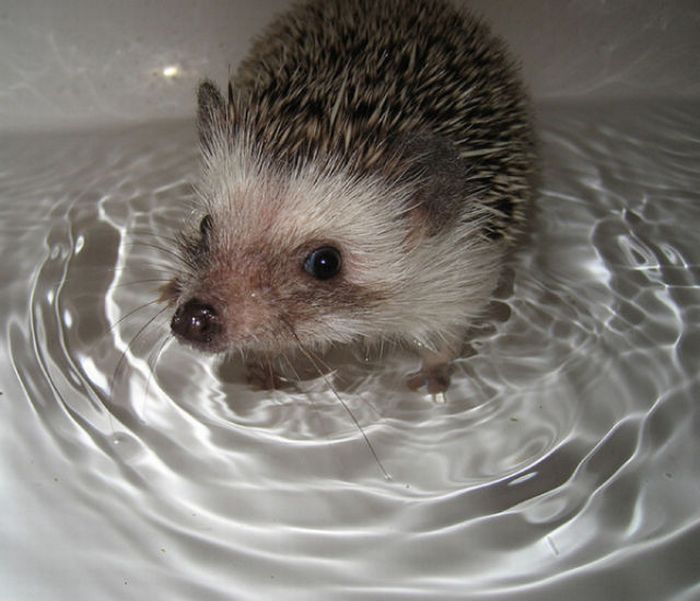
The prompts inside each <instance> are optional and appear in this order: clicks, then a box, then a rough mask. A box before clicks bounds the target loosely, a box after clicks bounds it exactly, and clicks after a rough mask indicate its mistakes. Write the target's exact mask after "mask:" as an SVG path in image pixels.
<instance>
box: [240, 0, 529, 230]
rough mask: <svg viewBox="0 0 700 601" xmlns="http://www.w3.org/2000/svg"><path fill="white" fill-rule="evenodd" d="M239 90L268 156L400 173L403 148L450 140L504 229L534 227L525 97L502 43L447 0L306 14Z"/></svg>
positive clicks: (307, 9)
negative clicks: (416, 141) (527, 212)
mask: <svg viewBox="0 0 700 601" xmlns="http://www.w3.org/2000/svg"><path fill="white" fill-rule="evenodd" d="M234 89H235V91H236V92H235V96H236V100H235V105H236V107H237V108H236V110H235V113H236V114H238V115H239V117H240V118H241V119H242V120H243V121H244V122H245V126H246V129H247V130H248V131H249V133H252V135H253V138H254V139H255V140H256V141H257V143H258V144H259V145H260V147H261V149H262V150H263V153H264V154H265V155H268V156H271V157H274V158H277V159H280V160H281V161H283V162H284V163H286V164H289V163H291V164H300V163H303V162H305V161H308V160H326V161H331V162H333V163H335V164H338V163H340V164H342V165H343V166H344V167H346V168H348V169H351V170H355V171H359V172H364V171H367V170H374V171H380V172H384V173H387V174H391V173H392V171H393V172H394V174H395V173H397V172H398V171H400V169H401V165H400V164H398V163H400V160H401V153H397V152H396V146H397V144H402V145H403V144H405V142H406V141H409V142H410V141H411V140H412V139H413V138H416V137H421V138H423V139H425V138H426V137H427V138H428V139H429V138H430V137H435V136H438V137H440V138H442V139H443V140H446V141H448V142H449V144H450V145H453V147H454V148H455V149H456V150H457V152H458V154H459V156H460V157H461V158H462V160H463V161H464V165H465V171H466V172H467V177H466V178H465V179H467V180H468V181H469V182H470V184H471V186H472V190H475V191H479V193H480V195H481V197H482V200H483V201H484V202H485V203H486V204H487V205H488V206H489V207H491V208H492V209H493V216H494V217H493V222H492V225H491V229H492V230H493V231H495V232H496V233H499V234H500V233H504V232H508V231H513V226H517V225H518V224H519V223H520V222H521V221H522V220H523V214H524V210H523V208H522V205H523V203H524V201H525V200H527V199H528V197H529V195H530V187H529V180H530V174H531V171H532V150H531V146H532V142H531V134H530V127H529V119H528V109H527V102H526V98H525V94H524V93H523V90H522V88H521V85H520V82H519V80H518V77H517V73H516V69H515V68H514V66H513V64H512V62H511V60H510V59H509V58H508V56H507V54H506V52H505V50H504V48H503V45H502V44H501V42H500V41H499V40H498V39H496V38H494V37H493V36H492V35H491V34H490V32H489V31H488V29H487V28H486V27H485V26H484V25H483V24H482V23H480V22H479V21H478V20H476V19H474V18H473V17H471V16H469V15H468V14H464V13H461V12H458V11H457V10H455V9H454V8H453V7H452V6H450V5H449V4H447V3H445V2H442V1H440V0H411V1H408V2H406V1H401V0H383V1H382V2H376V1H373V0H318V1H313V2H311V3H307V4H304V5H301V6H298V7H296V8H295V9H294V10H292V11H291V12H290V13H287V14H285V15H284V16H282V17H281V18H279V19H278V20H277V21H275V22H274V23H273V24H272V25H271V26H270V27H269V28H268V30H267V31H266V32H265V33H264V34H263V36H262V37H260V38H259V39H258V41H257V42H256V43H255V45H254V47H253V49H252V52H251V54H250V55H249V57H248V58H247V59H246V60H245V61H244V62H243V63H242V64H241V66H240V69H239V71H238V73H237V76H236V78H235V80H234ZM516 229H517V228H516Z"/></svg>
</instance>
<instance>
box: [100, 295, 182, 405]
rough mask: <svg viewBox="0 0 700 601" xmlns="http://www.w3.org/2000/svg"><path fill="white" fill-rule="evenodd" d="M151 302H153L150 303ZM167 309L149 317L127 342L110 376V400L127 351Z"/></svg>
mask: <svg viewBox="0 0 700 601" xmlns="http://www.w3.org/2000/svg"><path fill="white" fill-rule="evenodd" d="M152 302H153V301H152ZM151 304H152V303H151ZM168 309H169V307H164V308H163V309H161V310H160V311H158V312H157V313H156V314H155V315H154V316H153V317H151V318H150V319H149V320H148V321H147V322H146V323H145V324H144V325H143V326H141V327H140V328H139V330H138V332H136V334H134V336H133V337H132V338H131V340H130V341H129V344H127V345H126V348H125V349H124V351H123V352H122V354H121V357H120V358H119V361H118V362H117V366H116V367H115V369H114V374H113V375H112V381H111V382H110V386H109V395H110V398H111V397H112V396H113V394H114V386H115V384H116V381H117V378H118V377H119V372H120V371H121V369H122V366H123V365H124V362H125V361H126V357H127V355H128V353H129V351H130V350H131V348H132V345H133V344H134V343H135V342H136V341H137V340H138V338H139V337H140V336H141V334H143V333H144V332H145V331H146V328H148V326H150V325H151V324H152V323H153V322H154V321H155V320H156V319H157V318H158V317H160V316H161V315H162V314H163V313H165V312H166V311H167V310H168Z"/></svg>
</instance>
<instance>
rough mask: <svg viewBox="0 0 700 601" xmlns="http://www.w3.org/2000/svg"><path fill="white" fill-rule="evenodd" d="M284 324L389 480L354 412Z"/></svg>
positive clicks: (311, 355)
mask: <svg viewBox="0 0 700 601" xmlns="http://www.w3.org/2000/svg"><path fill="white" fill-rule="evenodd" d="M285 325H286V326H287V327H288V328H289V329H290V332H291V334H292V336H294V338H295V340H296V341H297V344H298V345H299V349H300V350H301V352H302V353H303V354H304V355H305V356H306V358H307V359H308V360H309V362H310V363H311V365H313V366H314V367H315V369H316V371H318V373H319V375H320V376H321V377H322V378H323V379H324V380H325V381H326V383H327V384H328V387H329V388H330V389H331V392H332V393H333V396H335V398H336V399H337V400H338V402H339V403H340V404H341V405H342V407H343V409H345V411H346V413H347V414H348V415H349V416H350V419H352V421H353V423H354V424H355V426H356V427H357V429H358V430H359V432H360V434H362V438H364V441H365V444H366V445H367V448H368V449H369V450H370V453H372V456H373V457H374V460H375V461H376V463H377V466H379V469H380V470H381V472H382V474H383V476H384V479H385V480H391V475H390V474H389V472H387V471H386V469H385V468H384V465H383V464H382V462H381V461H380V460H379V456H378V455H377V451H376V450H375V449H374V445H372V442H371V441H370V439H369V438H368V436H367V434H366V433H365V430H364V428H363V427H362V424H360V422H359V421H358V419H357V418H356V417H355V414H354V413H353V412H352V410H351V409H350V407H348V404H347V403H346V402H345V401H344V400H343V399H342V397H341V396H340V395H339V394H338V392H337V391H336V389H335V387H334V386H333V385H332V384H331V383H330V381H329V380H328V378H326V374H324V373H323V372H322V371H321V368H320V367H319V365H318V363H317V362H316V360H315V359H314V356H313V354H312V353H311V352H310V351H309V350H307V349H306V348H305V347H304V345H303V344H302V343H301V340H299V337H298V336H297V333H296V332H295V331H294V329H293V328H292V327H291V326H290V324H288V323H286V322H285Z"/></svg>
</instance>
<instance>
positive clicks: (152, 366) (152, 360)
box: [143, 334, 172, 405]
mask: <svg viewBox="0 0 700 601" xmlns="http://www.w3.org/2000/svg"><path fill="white" fill-rule="evenodd" d="M171 338H172V337H171V336H170V335H168V334H165V335H164V336H163V340H161V341H160V343H159V344H158V346H157V347H156V348H155V349H154V350H152V351H151V354H150V355H149V357H148V361H147V362H146V363H147V365H148V379H147V380H146V389H145V390H144V393H143V403H144V405H145V404H146V401H147V400H148V392H149V390H150V389H151V382H152V381H153V380H155V377H156V366H157V365H158V361H159V360H160V356H161V355H162V354H163V351H164V350H165V347H166V345H167V344H168V342H170V340H171Z"/></svg>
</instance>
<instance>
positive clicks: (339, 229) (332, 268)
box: [164, 185, 401, 352]
mask: <svg viewBox="0 0 700 601" xmlns="http://www.w3.org/2000/svg"><path fill="white" fill-rule="evenodd" d="M303 187H304V186H300V187H295V186H290V185H287V186H285V187H284V190H281V191H280V188H279V187H277V186H271V187H270V188H268V189H266V190H261V189H260V187H258V188H257V190H256V191H255V192H253V191H251V190H250V188H249V187H248V186H243V187H242V189H239V190H237V191H234V192H232V191H231V190H230V189H228V190H227V191H226V193H225V194H226V198H225V199H224V200H222V198H221V197H222V195H223V194H224V193H223V192H221V191H219V192H213V191H212V190H211V189H209V190H208V192H207V191H205V192H203V194H204V195H207V196H208V194H211V195H212V196H213V197H214V199H213V200H208V201H205V203H206V209H205V210H206V211H207V212H206V213H204V214H203V215H200V216H199V217H198V218H197V220H196V221H195V225H193V226H191V227H190V228H189V231H188V232H186V233H185V234H184V235H183V236H182V240H181V244H180V248H179V251H180V254H181V256H182V259H183V265H184V268H183V270H182V271H181V272H180V273H179V274H178V275H177V276H176V277H175V278H174V279H173V280H172V282H171V283H170V284H169V285H168V286H166V288H165V290H164V296H165V298H167V300H168V301H169V302H171V303H172V304H173V305H174V308H175V311H174V314H173V317H172V320H171V331H172V333H173V334H174V335H175V337H176V338H177V339H178V340H180V341H181V342H184V343H186V344H188V345H190V346H192V347H194V348H196V349H198V350H202V351H208V352H221V351H227V350H243V351H247V350H250V351H254V352H284V351H285V350H287V349H292V348H299V347H300V346H304V347H306V346H308V347H314V348H319V347H323V346H326V345H328V344H331V343H333V342H347V341H350V340H351V339H353V338H357V337H367V336H369V335H371V334H372V330H373V329H374V328H376V324H373V323H372V317H371V316H372V314H373V313H374V312H375V310H376V309H377V308H378V307H380V306H381V305H382V303H383V299H384V298H385V295H386V285H385V284H386V282H385V280H386V277H385V273H384V271H385V267H387V268H388V269H389V278H388V279H389V280H391V279H392V278H393V277H394V275H392V271H395V270H392V269H391V263H389V264H388V265H387V264H385V263H384V262H383V261H382V260H381V259H389V258H390V257H383V256H382V255H386V254H387V253H386V252H385V251H383V250H381V249H377V251H376V253H375V252H374V250H373V248H372V247H371V242H370V247H369V248H368V242H369V238H370V236H371V230H372V229H376V228H373V227H372V226H369V225H368V223H369V221H373V219H370V220H369V221H368V220H367V216H366V215H365V221H364V223H363V222H362V220H360V223H356V222H357V219H355V217H354V216H353V215H350V216H347V215H346V216H338V215H337V214H335V212H331V211H332V210H333V211H335V209H336V207H335V203H334V202H329V200H330V199H331V198H333V199H334V200H338V199H337V196H334V195H328V194H323V198H325V199H327V200H326V201H324V200H323V198H316V199H313V200H310V199H309V196H310V194H311V193H310V192H308V191H305V190H303V189H302V190H300V189H299V188H303ZM325 202H328V205H329V206H326V207H324V204H325ZM307 203H308V204H307ZM355 228H358V229H359V228H362V229H364V230H370V231H365V232H362V234H360V233H359V232H355ZM392 246H394V248H396V244H392ZM396 256H397V257H399V256H401V255H400V254H398V253H397V254H396ZM377 259H380V261H379V262H377Z"/></svg>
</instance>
